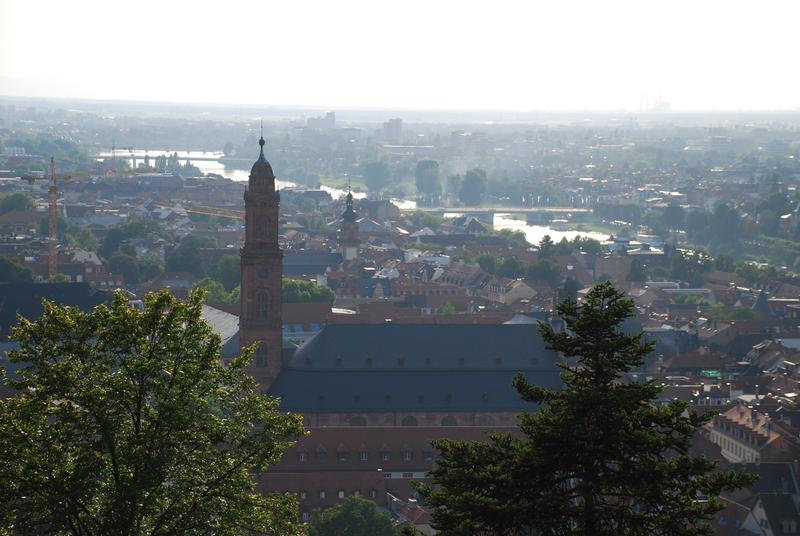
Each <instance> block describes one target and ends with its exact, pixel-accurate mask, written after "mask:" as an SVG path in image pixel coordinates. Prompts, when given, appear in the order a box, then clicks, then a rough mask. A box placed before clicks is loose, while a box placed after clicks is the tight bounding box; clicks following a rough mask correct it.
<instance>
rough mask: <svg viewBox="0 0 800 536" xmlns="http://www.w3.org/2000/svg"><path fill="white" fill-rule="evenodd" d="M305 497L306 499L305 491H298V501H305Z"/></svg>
mask: <svg viewBox="0 0 800 536" xmlns="http://www.w3.org/2000/svg"><path fill="white" fill-rule="evenodd" d="M307 497H308V493H306V490H304V489H301V490H300V500H301V501H304V500H306V498H307Z"/></svg>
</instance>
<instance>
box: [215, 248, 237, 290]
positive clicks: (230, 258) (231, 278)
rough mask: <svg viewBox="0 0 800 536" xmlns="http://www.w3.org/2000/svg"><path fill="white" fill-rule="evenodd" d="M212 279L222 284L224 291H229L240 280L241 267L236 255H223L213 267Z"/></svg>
mask: <svg viewBox="0 0 800 536" xmlns="http://www.w3.org/2000/svg"><path fill="white" fill-rule="evenodd" d="M214 277H215V278H216V279H217V281H219V282H220V283H222V286H224V287H225V290H227V291H231V290H233V288H234V287H235V286H236V285H238V284H239V280H240V279H241V266H240V261H239V256H238V255H223V256H222V257H220V259H219V260H218V261H217V265H216V266H215V267H214Z"/></svg>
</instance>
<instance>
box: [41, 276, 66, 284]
mask: <svg viewBox="0 0 800 536" xmlns="http://www.w3.org/2000/svg"><path fill="white" fill-rule="evenodd" d="M44 282H45V283H71V282H72V279H70V278H69V276H68V275H67V274H53V275H51V276H50V277H48V278H47V279H45V280H44Z"/></svg>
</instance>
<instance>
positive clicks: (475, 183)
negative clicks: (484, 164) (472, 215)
mask: <svg viewBox="0 0 800 536" xmlns="http://www.w3.org/2000/svg"><path fill="white" fill-rule="evenodd" d="M485 194H486V172H485V171H483V170H482V169H479V168H475V169H471V170H469V171H467V172H466V173H465V174H464V180H462V181H461V189H460V190H459V191H458V199H459V200H460V201H461V202H462V203H464V204H465V205H467V206H469V207H477V206H479V205H480V204H481V201H482V200H483V196H484V195H485Z"/></svg>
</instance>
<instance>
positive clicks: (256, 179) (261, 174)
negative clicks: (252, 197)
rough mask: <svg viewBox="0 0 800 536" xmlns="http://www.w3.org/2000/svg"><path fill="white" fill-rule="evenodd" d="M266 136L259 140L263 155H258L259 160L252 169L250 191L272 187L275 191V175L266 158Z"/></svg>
mask: <svg viewBox="0 0 800 536" xmlns="http://www.w3.org/2000/svg"><path fill="white" fill-rule="evenodd" d="M265 143H266V142H265V141H264V136H263V135H262V136H261V139H259V140H258V144H259V145H260V146H261V153H260V154H259V155H258V160H256V161H255V163H254V164H253V167H252V168H251V169H250V182H249V186H250V189H251V190H252V189H260V188H263V187H264V186H269V185H271V187H272V188H271V189H273V190H274V189H275V174H274V173H273V172H272V166H271V165H269V162H267V159H266V158H264V144H265Z"/></svg>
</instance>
